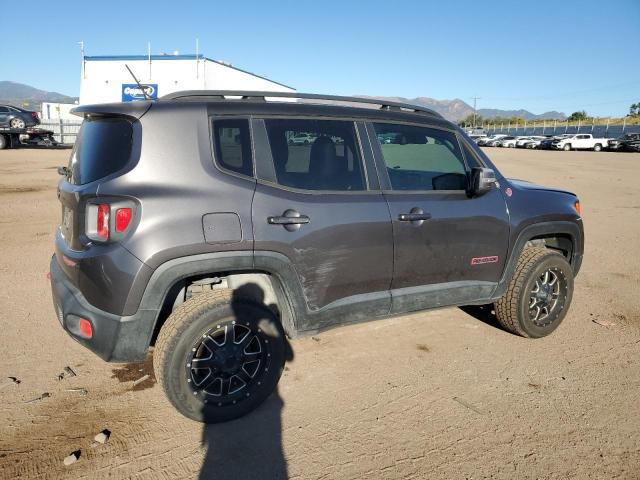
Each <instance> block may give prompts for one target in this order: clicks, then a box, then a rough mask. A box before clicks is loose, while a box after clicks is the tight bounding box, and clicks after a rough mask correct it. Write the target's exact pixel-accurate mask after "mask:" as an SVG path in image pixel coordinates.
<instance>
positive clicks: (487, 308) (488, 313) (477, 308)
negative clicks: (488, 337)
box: [460, 303, 504, 330]
mask: <svg viewBox="0 0 640 480" xmlns="http://www.w3.org/2000/svg"><path fill="white" fill-rule="evenodd" d="M460 310H462V311H463V312H464V313H466V314H467V315H471V316H472V317H473V318H475V319H477V320H480V321H481V322H483V323H486V324H487V325H491V326H492V327H495V328H497V329H499V330H504V329H503V328H502V326H501V325H500V322H499V321H498V319H497V317H496V314H495V311H494V310H493V304H491V303H490V304H488V305H468V306H465V307H460Z"/></svg>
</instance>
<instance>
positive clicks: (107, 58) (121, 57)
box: [84, 54, 295, 90]
mask: <svg viewBox="0 0 640 480" xmlns="http://www.w3.org/2000/svg"><path fill="white" fill-rule="evenodd" d="M84 60H85V61H86V62H105V61H106V62H109V61H120V60H144V61H148V60H152V61H153V60H205V61H207V62H213V63H217V64H218V65H222V66H223V67H227V68H231V69H233V70H237V71H238V72H242V73H246V74H247V75H251V76H253V77H256V78H261V79H262V80H267V81H268V82H272V83H275V84H276V85H280V86H281V87H285V88H290V89H291V90H295V88H293V87H290V86H289V85H285V84H284V83H280V82H276V81H275V80H271V79H270V78H267V77H263V76H262V75H257V74H255V73H252V72H249V71H247V70H242V69H241V68H237V67H234V66H233V65H230V64H228V63H224V62H220V61H218V60H213V59H211V58H208V57H205V56H204V55H202V54H198V55H196V54H184V55H91V56H87V55H85V57H84Z"/></svg>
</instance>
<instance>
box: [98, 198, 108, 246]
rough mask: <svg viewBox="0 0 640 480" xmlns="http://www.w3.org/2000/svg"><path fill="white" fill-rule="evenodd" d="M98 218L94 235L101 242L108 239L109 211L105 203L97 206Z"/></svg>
mask: <svg viewBox="0 0 640 480" xmlns="http://www.w3.org/2000/svg"><path fill="white" fill-rule="evenodd" d="M97 207H98V216H97V218H96V235H98V237H100V239H102V240H108V239H109V212H110V211H111V209H110V208H109V205H107V204H106V203H101V204H100V205H97Z"/></svg>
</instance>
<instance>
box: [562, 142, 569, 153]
mask: <svg viewBox="0 0 640 480" xmlns="http://www.w3.org/2000/svg"><path fill="white" fill-rule="evenodd" d="M562 149H563V150H564V151H565V152H568V151H569V150H571V144H570V143H567V144H566V145H565V146H564V147H563V148H562Z"/></svg>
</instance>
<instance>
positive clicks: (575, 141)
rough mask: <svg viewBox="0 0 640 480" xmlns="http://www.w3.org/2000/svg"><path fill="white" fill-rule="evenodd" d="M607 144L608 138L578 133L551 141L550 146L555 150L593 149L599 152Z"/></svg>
mask: <svg viewBox="0 0 640 480" xmlns="http://www.w3.org/2000/svg"><path fill="white" fill-rule="evenodd" d="M607 145H609V139H608V138H594V137H593V135H591V134H590V133H578V134H576V135H568V136H565V137H564V138H560V139H558V140H555V141H553V142H552V143H551V148H553V149H555V150H564V151H569V150H595V151H596V152H599V151H600V150H602V149H603V148H604V147H606V146H607Z"/></svg>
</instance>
